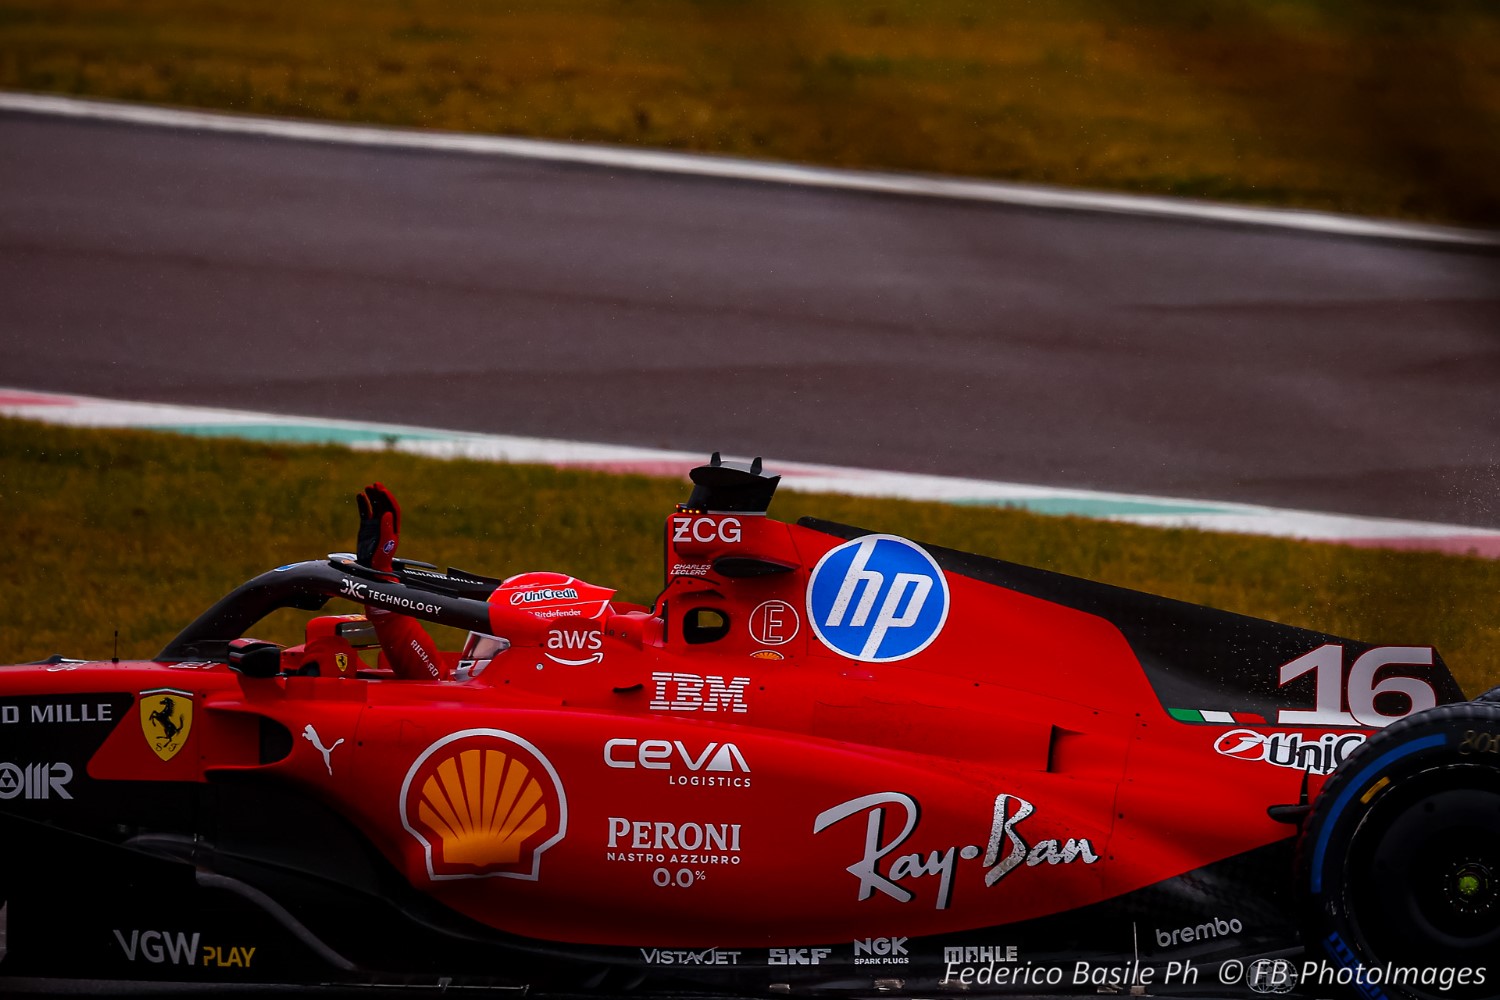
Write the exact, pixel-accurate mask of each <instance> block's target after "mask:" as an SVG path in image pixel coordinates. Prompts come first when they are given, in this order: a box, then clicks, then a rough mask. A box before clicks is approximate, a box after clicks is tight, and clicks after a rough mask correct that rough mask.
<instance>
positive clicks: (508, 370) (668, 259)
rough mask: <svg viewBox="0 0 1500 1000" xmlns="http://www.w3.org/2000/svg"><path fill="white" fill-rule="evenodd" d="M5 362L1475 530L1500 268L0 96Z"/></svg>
mask: <svg viewBox="0 0 1500 1000" xmlns="http://www.w3.org/2000/svg"><path fill="white" fill-rule="evenodd" d="M0 385H12V386H19V387H25V388H33V389H39V390H54V391H67V392H81V393H88V394H94V395H101V396H113V397H120V398H129V399H142V400H154V401H165V402H180V403H193V404H207V405H215V406H230V407H238V408H244V409H256V410H271V411H276V412H286V413H298V414H308V415H318V416H329V417H341V418H351V419H367V420H381V421H391V422H399V423H406V424H414V425H424V426H435V427H445V428H454V429H464V430H477V431H488V432H498V433H508V434H522V435H532V436H544V437H555V438H564V439H574V440H589V441H604V442H618V443H624V444H638V445H648V446H660V447H669V448H676V449H685V450H690V451H701V452H704V453H705V454H706V453H707V452H708V451H710V450H713V449H722V450H725V451H727V452H731V453H741V454H752V453H760V454H766V455H772V456H776V457H779V458H784V459H797V460H804V461H814V462H826V463H834V464H840V465H852V466H864V467H871V468H886V469H893V470H901V471H914V472H931V473H941V474H947V475H961V476H975V477H980V478H986V479H1000V480H1009V481H1017V482H1035V483H1047V484H1052V485H1063V486H1074V487H1086V488H1096V489H1107V490H1119V491H1129V492H1140V493H1149V494H1158V495H1168V496H1184V497H1203V498H1210V499H1225V500H1237V501H1245V502H1252V503H1268V504H1274V505H1278V506H1284V507H1299V508H1305V509H1312V510H1327V511H1338V512H1348V513H1358V514H1374V515H1387V516H1393V517H1404V518H1415V519H1422V520H1432V521H1444V522H1450V523H1455V524H1468V525H1480V526H1488V527H1496V526H1500V256H1497V255H1495V254H1494V253H1493V252H1486V251H1483V250H1464V249H1454V248H1438V247H1433V246H1424V245H1418V244H1412V243H1403V242H1395V241H1383V240H1367V239H1357V238H1330V237H1326V236H1314V235H1309V234H1304V233H1291V232H1282V231H1276V230H1267V229H1248V228H1238V227H1233V226H1227V225H1221V224H1208V223H1198V222H1191V221H1181V220H1167V219H1152V218H1134V217H1125V216H1118V215H1101V214H1089V213H1081V212H1059V211H1038V210H1034V209H1024V208H1011V207H1004V206H992V205H978V204H974V203H965V202H957V201H951V202H950V201H936V200H927V199H915V198H903V197H893V196H884V195H869V194H858V193H851V192H842V191H837V190H827V189H799V188H794V187H785V186H775V185H767V184H758V183H753V182H746V181H730V180H715V179H706V178H693V177H683V176H665V175H656V174H650V173H642V172H634V171H625V170H612V169H602V168H597V167H582V166H573V165H559V164H550V163H543V162H537V161H528V160H519V159H511V158H502V157H484V156H474V155H464V154H454V153H439V152H421V151H393V150H377V149H360V148H347V147H333V146H327V145H319V144H314V143H305V142H292V141H286V140H277V139H265V138H256V137H243V136H226V135H209V134H200V133H190V132H183V131H173V130H167V129H157V128H146V127H139V126H126V125H114V124H102V123H89V122H71V121H64V120H60V119H51V118H46V117H38V116H31V115H24V114H5V115H0Z"/></svg>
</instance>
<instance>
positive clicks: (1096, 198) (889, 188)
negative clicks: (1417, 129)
mask: <svg viewBox="0 0 1500 1000" xmlns="http://www.w3.org/2000/svg"><path fill="white" fill-rule="evenodd" d="M0 111H15V112H24V113H27V114H38V115H52V116H57V117H64V118H81V119H92V120H96V121H107V122H117V123H123V124H131V125H149V126H156V127H160V128H178V129H190V130H194V131H206V132H224V133H232V134H237V135H253V136H263V137H268V138H277V139H295V140H300V141H303V142H323V143H334V144H341V145H349V146H368V147H376V148H381V149H421V150H437V151H442V152H453V153H473V154H479V155H485V156H509V157H516V158H521V159H531V160H548V161H552V162H556V163H576V164H584V165H588V166H598V167H613V168H618V169H622V170H639V171H648V172H654V173H667V174H687V175H692V176H696V177H714V178H721V179H728V180H744V181H758V182H762V183H767V184H787V185H796V186H800V187H818V188H833V189H837V190H842V191H859V192H866V193H872V194H891V195H907V196H915V197H925V198H942V199H948V200H954V201H971V202H988V203H991V204H1000V205H1015V206H1020V207H1025V208H1041V209H1059V210H1067V211H1083V212H1107V213H1113V214H1123V215H1135V216H1150V217H1157V218H1170V219H1188V220H1194V221H1200V222H1220V223H1231V224H1234V225H1242V226H1254V227H1258V228H1269V229H1284V230H1296V231H1302V232H1309V233H1319V234H1322V235H1327V236H1358V237H1365V238H1373V239H1388V240H1401V241H1408V242H1421V243H1440V244H1455V245H1463V246H1476V247H1495V246H1500V232H1496V231H1493V230H1479V229H1462V228H1458V227H1455V226H1434V225H1423V224H1420V223H1411V222H1395V221H1391V220H1386V219H1369V218H1362V217H1360V216H1354V215H1336V214H1334V213H1331V212H1309V211H1296V210H1290V209H1267V208H1244V207H1241V206H1238V205H1227V204H1221V203H1217V202H1207V201H1193V200H1188V199H1177V198H1158V197H1150V196H1145V195H1125V194H1110V193H1107V192H1103V191H1082V190H1069V189H1065V188H1056V187H1047V186H1044V185H1040V184H1003V183H998V182H993V181H971V180H957V179H953V178H946V177H933V176H923V175H917V174H894V173H882V172H878V171H865V170H836V169H831V168H827V167H806V166H798V165H797V164H792V163H776V162H772V161H762V160H747V159H741V158H739V157H731V156H709V155H704V154H694V153H669V152H664V151H661V150H649V149H631V148H629V147H624V146H601V145H590V144H586V143H571V142H551V141H547V140H542V139H516V138H511V137H508V136H495V135H475V134H469V133H461V132H436V131H420V130H417V129H400V128H381V127H375V126H369V125H338V124H331V123H327V122H314V121H303V120H298V119H291V118H269V117H259V116H254V115H235V114H223V113H219V112H209V111H190V110H186V109H180V108H163V107H156V106H154V105H148V104H130V103H126V102H122V101H101V100H85V99H83V98H76V97H62V96H57V95H50V94H25V93H14V92H3V91H0Z"/></svg>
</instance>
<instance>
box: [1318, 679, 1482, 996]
mask: <svg viewBox="0 0 1500 1000" xmlns="http://www.w3.org/2000/svg"><path fill="white" fill-rule="evenodd" d="M1297 877H1298V884H1299V885H1300V886H1301V888H1302V890H1303V891H1304V892H1305V893H1306V894H1307V904H1308V906H1307V913H1308V958H1309V960H1311V961H1315V962H1316V961H1318V960H1322V961H1323V962H1324V963H1326V964H1327V966H1329V967H1331V968H1330V970H1329V971H1328V972H1327V973H1325V975H1328V976H1330V977H1333V979H1334V981H1333V982H1332V983H1330V982H1328V981H1326V980H1325V981H1324V982H1322V983H1319V984H1316V985H1315V984H1314V983H1311V982H1304V985H1303V991H1304V992H1308V991H1309V990H1310V991H1311V992H1312V993H1317V992H1318V990H1319V988H1320V987H1321V988H1323V989H1327V988H1328V987H1330V986H1333V985H1342V986H1343V987H1344V989H1345V992H1346V993H1347V994H1349V995H1352V996H1361V997H1364V998H1367V1000H1381V998H1382V997H1384V998H1391V1000H1394V998H1398V997H1399V998H1418V1000H1436V998H1439V997H1441V998H1444V1000H1451V998H1456V997H1463V998H1479V997H1494V996H1497V995H1500V703H1496V702H1489V701H1486V702H1465V703H1462V704H1455V705H1443V706H1440V707H1438V708H1434V709H1429V710H1428V711H1425V712H1421V713H1419V714H1417V715H1413V716H1410V717H1408V718H1406V719H1403V720H1401V721H1400V722H1397V723H1394V724H1393V725H1391V726H1390V727H1388V728H1386V729H1384V730H1382V731H1381V732H1379V733H1377V734H1376V735H1375V736H1373V737H1371V739H1370V740H1369V741H1368V742H1366V743H1365V745H1364V746H1362V747H1360V748H1359V750H1358V751H1357V752H1356V753H1355V754H1353V755H1352V756H1351V757H1350V758H1349V759H1348V760H1346V761H1345V762H1344V764H1343V765H1342V766H1341V767H1340V768H1339V770H1338V771H1337V772H1335V774H1334V776H1333V777H1332V778H1331V779H1329V781H1328V784H1327V785H1325V786H1324V788H1323V791H1322V793H1321V794H1320V795H1319V796H1318V800H1317V802H1316V804H1315V806H1314V808H1313V811H1312V814H1311V816H1310V817H1309V819H1308V822H1307V825H1306V827H1305V828H1304V831H1303V834H1302V839H1301V841H1300V842H1299V845H1298V874H1297ZM1492 966H1493V967H1492ZM1465 970H1467V972H1465ZM1350 979H1352V980H1353V982H1348V981H1347V980H1350Z"/></svg>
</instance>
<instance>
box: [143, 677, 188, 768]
mask: <svg viewBox="0 0 1500 1000" xmlns="http://www.w3.org/2000/svg"><path fill="white" fill-rule="evenodd" d="M192 729H193V695H192V692H189V691H178V690H176V689H174V688H157V689H156V690H154V691H142V692H141V733H142V734H144V735H145V737H146V742H147V744H149V745H150V747H151V751H152V753H154V754H156V756H158V757H160V758H161V759H162V760H171V759H172V758H173V757H176V756H177V751H179V750H181V749H182V748H183V746H184V745H185V744H186V743H187V738H188V734H189V733H190V732H192Z"/></svg>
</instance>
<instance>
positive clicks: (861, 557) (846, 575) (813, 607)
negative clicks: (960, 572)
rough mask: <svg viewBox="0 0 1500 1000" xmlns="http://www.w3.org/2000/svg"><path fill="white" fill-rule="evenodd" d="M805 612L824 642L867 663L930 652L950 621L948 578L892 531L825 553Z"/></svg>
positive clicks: (811, 584)
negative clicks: (930, 646)
mask: <svg viewBox="0 0 1500 1000" xmlns="http://www.w3.org/2000/svg"><path fill="white" fill-rule="evenodd" d="M807 617H808V621H809V622H810V623H811V624H812V628H813V632H814V634H816V635H817V637H818V638H819V639H821V640H822V641H823V644H824V645H826V646H828V647H829V648H830V649H832V650H833V651H834V652H836V653H839V654H840V655H842V656H847V657H849V658H850V659H854V660H864V661H865V662H867V663H886V662H889V661H891V660H904V659H906V658H907V657H908V656H915V655H916V654H917V653H920V652H921V651H922V650H924V649H926V648H927V647H928V645H930V644H931V643H932V640H934V639H936V638H937V636H938V633H939V632H941V631H942V630H943V623H944V622H946V621H947V620H948V581H947V579H945V578H944V576H943V571H942V570H941V569H939V568H938V564H937V562H936V561H934V560H933V558H932V556H930V555H928V554H927V552H926V551H925V550H924V549H923V548H922V547H921V546H919V545H917V544H916V543H914V542H909V541H907V540H906V539H904V538H897V537H896V536H895V535H865V536H863V537H861V538H856V539H854V540H853V541H850V542H845V543H844V544H843V545H840V546H838V547H837V548H835V549H831V550H830V551H828V552H827V553H826V554H825V555H824V556H823V558H822V559H820V560H818V565H817V566H815V567H814V568H813V571H812V578H811V579H810V580H809V581H808V584H807Z"/></svg>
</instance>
